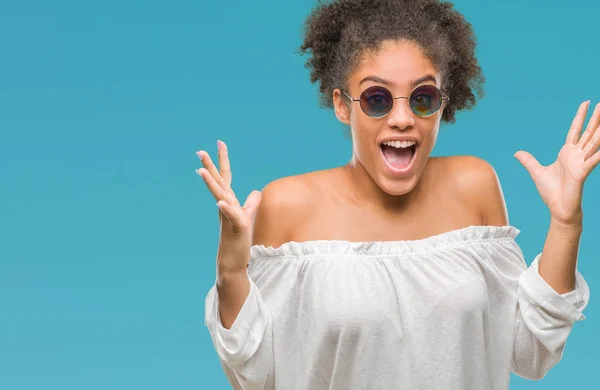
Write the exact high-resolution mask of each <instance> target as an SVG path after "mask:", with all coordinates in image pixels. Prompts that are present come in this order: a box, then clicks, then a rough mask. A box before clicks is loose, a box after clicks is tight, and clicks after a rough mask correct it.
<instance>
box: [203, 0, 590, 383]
mask: <svg viewBox="0 0 600 390" xmlns="http://www.w3.org/2000/svg"><path fill="white" fill-rule="evenodd" d="M302 50H303V51H304V52H306V53H308V54H310V55H311V56H310V57H309V58H310V59H309V60H308V62H307V65H308V66H309V67H310V68H311V71H312V73H311V80H312V81H313V82H318V83H319V85H320V91H321V93H322V98H323V103H324V104H326V105H328V106H331V107H333V108H334V111H335V115H336V116H337V118H338V119H339V120H340V121H341V122H343V123H345V124H347V125H348V127H349V129H350V131H351V135H352V145H353V156H352V159H351V161H350V162H349V163H348V164H346V165H344V166H341V167H337V168H335V169H330V170H322V171H317V172H311V173H306V174H302V175H299V176H294V177H286V178H282V179H279V180H276V181H274V182H272V183H270V184H268V185H267V186H266V187H265V188H264V189H263V191H262V192H259V191H254V192H253V193H251V194H250V196H249V197H248V199H247V201H246V202H245V204H244V205H243V206H242V205H240V203H239V202H238V200H237V199H236V196H235V194H234V193H233V192H232V190H231V170H230V165H229V159H228V155H227V147H226V145H225V144H224V143H223V142H221V141H219V142H218V163H219V169H217V168H216V167H215V164H214V163H213V162H212V160H211V158H210V157H209V155H208V153H207V152H206V151H199V152H198V156H199V157H200V159H201V161H202V164H203V166H204V167H203V168H200V169H199V170H198V174H199V175H201V176H202V178H203V179H204V181H205V182H206V185H207V187H208V189H209V190H210V192H211V193H212V194H213V195H214V197H215V198H216V200H217V205H218V206H219V215H220V221H221V238H220V243H219V251H218V258H217V278H216V283H215V286H213V288H211V289H210V291H209V293H208V295H207V297H206V314H205V323H206V326H207V327H208V329H209V331H210V335H211V337H212V340H213V342H214V346H215V349H216V352H217V354H218V356H219V358H220V360H221V362H222V366H223V369H224V372H225V374H226V376H227V378H228V380H229V382H230V383H231V385H232V386H233V387H234V388H235V389H283V390H293V389H307V390H308V389H310V390H320V389H335V390H351V389H437V390H439V389H477V390H482V389H508V388H509V380H510V373H511V372H514V373H516V374H517V375H520V376H522V377H525V378H531V379H539V378H542V377H543V376H544V375H545V373H546V372H548V370H549V369H550V368H551V367H552V366H554V365H555V364H556V363H558V362H559V361H560V359H561V357H562V353H563V349H564V346H565V343H566V340H567V337H568V335H569V334H570V332H571V329H572V326H573V324H574V323H575V322H576V321H578V320H582V319H584V318H585V317H584V315H583V313H582V312H583V309H584V308H585V306H586V305H587V303H588V300H589V288H588V285H587V284H586V282H585V280H584V279H583V277H582V276H581V275H580V274H579V273H578V272H577V267H576V265H577V253H578V245H579V239H580V235H581V230H582V216H583V213H582V207H581V200H582V190H583V185H584V181H585V179H586V177H587V176H588V175H589V174H590V172H591V171H592V169H593V168H594V167H595V166H596V165H597V164H598V162H599V161H600V152H599V151H598V148H599V146H600V131H597V128H598V126H599V125H600V108H599V107H598V106H597V107H596V109H595V111H594V114H593V116H592V119H591V120H590V122H589V124H588V126H587V128H586V129H585V131H583V130H584V129H583V127H584V121H585V117H586V112H587V110H588V106H589V102H585V103H583V104H581V106H580V107H579V110H578V112H577V115H576V116H575V119H574V120H573V124H572V127H571V128H570V130H569V131H568V135H567V136H566V142H565V144H564V146H563V147H562V149H561V151H560V153H559V154H558V158H557V160H556V161H555V162H554V163H553V164H551V165H549V166H541V165H540V164H539V163H538V162H537V161H536V160H535V159H534V158H533V157H532V156H531V155H530V154H528V153H526V152H518V153H517V154H516V157H517V158H518V159H519V161H521V163H522V164H523V165H524V166H525V168H526V169H527V170H528V171H529V173H530V174H531V177H532V179H533V181H534V182H535V184H536V186H537V189H538V190H539V192H540V195H541V197H542V199H543V201H544V202H545V203H546V204H547V206H548V208H549V211H550V214H551V220H550V227H549V231H548V236H547V240H546V242H545V244H544V247H543V248H541V253H540V255H538V256H537V257H536V258H535V259H533V262H532V264H531V266H529V267H528V266H527V265H526V262H525V260H524V259H523V255H522V252H521V250H520V249H519V247H518V246H517V244H516V243H515V240H514V239H515V237H516V236H517V234H518V230H517V229H516V228H514V227H512V226H510V225H509V221H508V217H507V215H506V210H505V204H504V200H503V196H502V191H501V189H500V186H499V183H498V180H497V177H496V174H495V172H494V170H493V168H492V167H491V166H490V165H489V164H488V163H487V162H485V161H482V160H480V159H478V158H475V157H465V156H459V157H439V158H433V157H430V152H431V150H432V148H433V146H434V144H435V142H436V138H437V134H438V129H439V126H440V122H441V121H442V120H443V121H446V122H453V121H454V119H455V114H456V112H457V111H458V110H462V109H468V108H471V107H473V105H474V103H475V101H476V97H475V95H476V94H478V93H479V92H481V85H482V82H483V77H482V73H481V69H480V67H479V64H478V62H477V60H476V58H475V56H474V52H475V37H474V36H473V32H472V29H471V26H470V24H469V23H468V22H466V21H465V20H464V18H463V16H461V15H460V14H459V13H458V12H457V11H456V10H454V9H453V6H452V5H451V4H449V3H444V2H440V1H437V0H418V1H417V0H338V1H335V2H333V3H329V4H326V5H319V6H317V7H316V8H315V9H314V11H313V12H312V14H311V15H310V16H309V18H308V19H307V28H306V35H305V40H304V43H303V45H302ZM582 131H583V133H582Z"/></svg>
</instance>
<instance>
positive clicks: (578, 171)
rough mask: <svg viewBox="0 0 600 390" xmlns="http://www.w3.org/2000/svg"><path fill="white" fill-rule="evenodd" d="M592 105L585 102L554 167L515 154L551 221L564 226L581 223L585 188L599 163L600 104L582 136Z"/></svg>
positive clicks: (578, 112) (530, 157) (526, 153)
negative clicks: (548, 211)
mask: <svg viewBox="0 0 600 390" xmlns="http://www.w3.org/2000/svg"><path fill="white" fill-rule="evenodd" d="M589 105H590V102H589V101H586V102H583V103H582V104H581V105H580V106H579V110H578V111H577V115H576V116H575V118H574V119H573V123H572V124H571V128H570V129H569V133H568V135H567V140H566V142H565V144H564V146H563V147H562V148H561V149H560V152H559V153H558V158H557V159H556V161H555V162H553V163H552V164H550V165H548V166H542V165H541V164H540V163H539V162H538V161H537V160H536V159H535V158H534V157H533V156H532V155H531V154H529V153H528V152H525V151H518V152H517V153H516V154H515V157H516V158H517V159H518V160H519V162H521V164H523V166H524V167H525V169H527V171H528V172H529V174H530V175H531V178H532V179H533V181H534V183H535V185H536V187H537V189H538V191H539V193H540V196H541V197H542V200H543V201H544V203H546V205H547V206H548V208H549V210H550V215H551V217H552V218H553V219H554V220H556V221H557V222H560V223H562V224H567V225H570V224H579V223H581V221H582V218H583V211H582V207H581V200H582V196H583V184H584V182H585V179H586V178H587V177H588V175H589V174H590V172H592V170H593V169H594V168H595V167H596V165H598V163H599V162H600V151H599V150H598V148H599V147H600V130H599V129H598V127H599V126H600V104H598V105H596V108H595V110H594V114H593V115H592V118H591V119H590V121H589V123H588V126H587V128H586V130H585V132H584V133H583V134H581V129H582V128H583V124H584V122H585V117H586V115H587V111H588V107H589ZM580 134H581V136H580Z"/></svg>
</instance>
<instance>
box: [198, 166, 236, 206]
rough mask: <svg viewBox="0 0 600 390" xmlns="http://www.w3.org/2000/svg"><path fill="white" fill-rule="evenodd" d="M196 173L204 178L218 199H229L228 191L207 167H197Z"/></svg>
mask: <svg viewBox="0 0 600 390" xmlns="http://www.w3.org/2000/svg"><path fill="white" fill-rule="evenodd" d="M196 173H197V174H198V175H199V176H200V177H201V178H202V179H203V180H204V183H205V184H206V187H207V188H208V190H209V191H210V193H211V194H212V195H213V196H214V197H215V199H216V200H217V201H219V200H229V196H228V194H227V192H226V191H225V190H224V189H223V187H221V186H220V185H219V183H217V182H216V180H215V178H214V177H213V176H212V175H211V174H210V172H208V170H207V169H206V168H200V169H196Z"/></svg>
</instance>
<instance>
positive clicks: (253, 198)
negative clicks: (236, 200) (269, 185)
mask: <svg viewBox="0 0 600 390" xmlns="http://www.w3.org/2000/svg"><path fill="white" fill-rule="evenodd" d="M261 200H262V192H260V191H256V190H255V191H252V192H251V193H250V195H248V198H246V202H245V203H244V210H245V211H246V214H247V215H249V216H250V217H252V216H254V213H255V212H256V209H257V208H258V206H259V205H260V201H261Z"/></svg>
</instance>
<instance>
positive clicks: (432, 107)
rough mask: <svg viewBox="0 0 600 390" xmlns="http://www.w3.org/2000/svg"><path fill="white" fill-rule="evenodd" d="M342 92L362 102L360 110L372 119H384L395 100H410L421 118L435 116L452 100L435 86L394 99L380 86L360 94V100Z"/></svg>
mask: <svg viewBox="0 0 600 390" xmlns="http://www.w3.org/2000/svg"><path fill="white" fill-rule="evenodd" d="M341 91H342V92H343V93H344V95H346V96H347V97H348V99H350V100H352V101H353V102H360V108H361V109H362V110H363V112H364V113H365V114H367V115H368V116H370V117H371V118H383V117H384V116H386V115H387V114H389V113H390V111H392V107H393V106H394V100H395V99H408V101H409V104H410V109H411V110H412V112H414V113H415V115H417V116H419V117H421V118H426V117H428V116H431V115H433V114H435V113H436V112H437V111H438V110H439V109H440V107H441V106H442V103H443V102H444V101H448V100H450V97H448V96H442V92H441V91H440V90H439V89H438V88H437V87H436V86H435V85H421V86H419V87H417V88H415V89H414V90H413V91H412V92H411V94H410V96H408V97H406V96H398V97H394V96H392V93H391V92H390V91H389V90H388V89H387V88H385V87H382V86H380V85H375V86H372V87H369V88H367V89H365V90H364V91H363V92H362V93H361V94H360V99H354V98H352V97H351V96H350V95H348V94H347V93H346V92H345V91H344V90H341Z"/></svg>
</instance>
